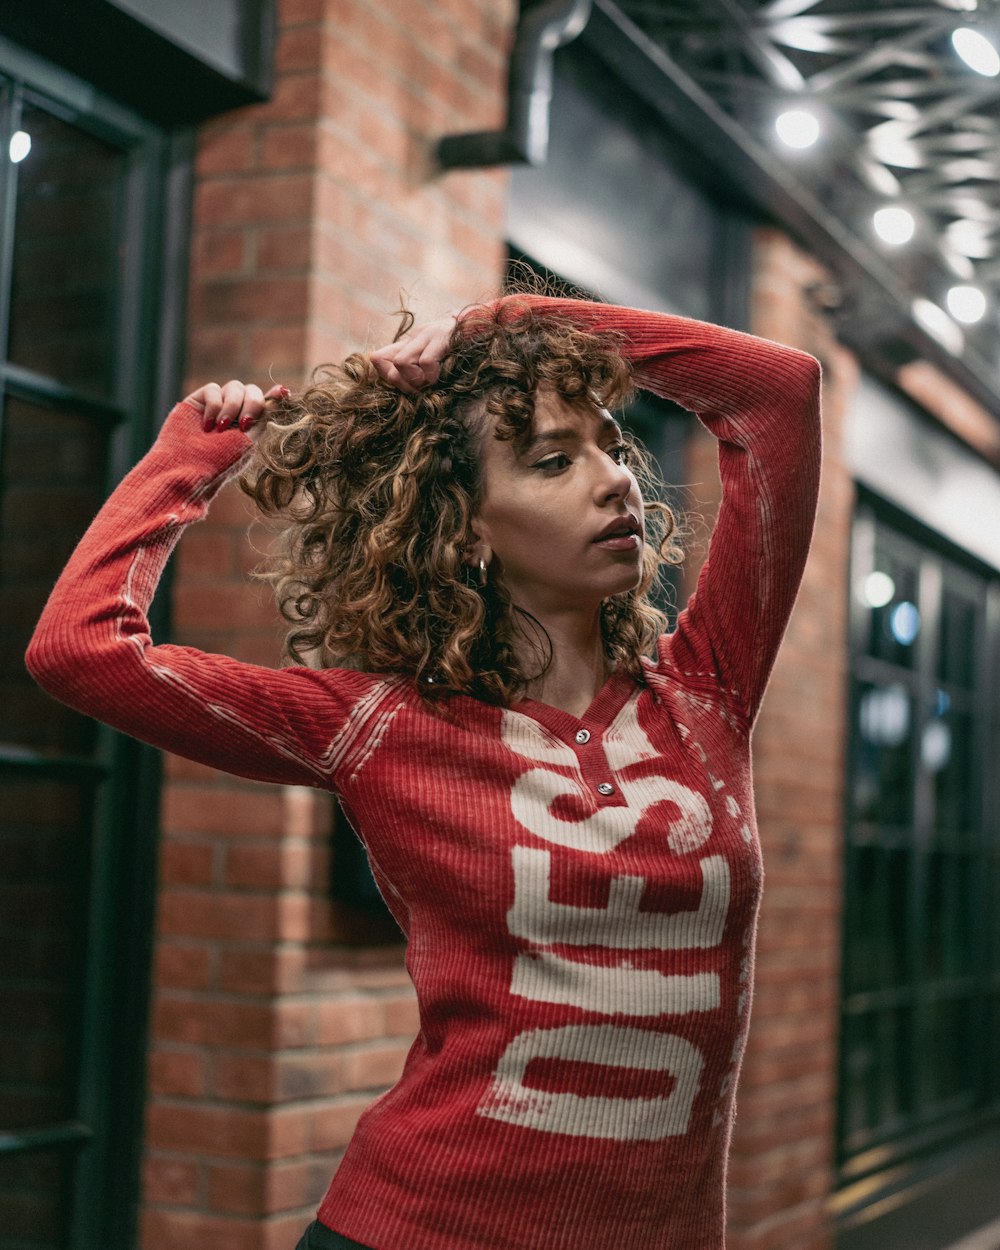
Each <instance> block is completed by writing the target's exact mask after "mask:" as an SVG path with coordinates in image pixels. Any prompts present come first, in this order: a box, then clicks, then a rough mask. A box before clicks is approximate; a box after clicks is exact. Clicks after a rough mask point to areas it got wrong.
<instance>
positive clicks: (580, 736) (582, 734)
mask: <svg viewBox="0 0 1000 1250" xmlns="http://www.w3.org/2000/svg"><path fill="white" fill-rule="evenodd" d="M576 740H577V742H579V744H580V746H583V744H584V743H585V742H589V741H590V730H589V729H578V730H577V731H576Z"/></svg>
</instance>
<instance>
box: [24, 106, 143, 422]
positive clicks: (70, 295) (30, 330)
mask: <svg viewBox="0 0 1000 1250" xmlns="http://www.w3.org/2000/svg"><path fill="white" fill-rule="evenodd" d="M19 130H20V133H21V134H24V135H27V136H28V138H29V140H30V144H31V146H30V150H29V151H28V152H27V154H26V155H25V156H24V159H23V160H21V161H19V162H18V167H17V175H18V177H17V212H16V217H15V224H14V255H13V267H12V273H11V292H12V298H11V316H10V342H9V346H8V359H9V360H10V361H11V363H12V364H15V365H21V366H22V367H24V368H26V369H31V370H32V371H33V372H35V373H40V374H43V375H44V376H46V377H51V378H58V379H59V381H60V382H61V383H63V384H64V385H66V386H71V387H73V388H74V389H76V390H79V391H82V392H84V393H85V394H92V395H97V396H100V397H101V398H105V399H110V398H111V397H112V395H113V393H114V381H115V364H116V347H117V336H116V314H117V310H118V294H119V286H120V278H121V259H122V258H121V245H122V244H121V240H122V221H121V205H122V200H123V196H124V194H125V183H124V176H123V175H124V172H125V165H126V160H127V157H126V155H125V153H124V152H122V150H121V149H120V148H117V147H112V146H111V145H109V144H107V143H103V142H101V140H99V139H96V138H94V136H93V135H91V134H88V133H86V132H85V131H83V130H81V129H80V128H79V127H78V126H72V125H69V124H68V123H66V122H64V121H61V120H60V119H59V118H58V117H55V116H53V115H52V113H50V112H46V111H45V110H44V109H42V108H39V107H34V106H31V105H27V104H26V105H25V107H24V109H23V112H22V115H21V121H20V125H19Z"/></svg>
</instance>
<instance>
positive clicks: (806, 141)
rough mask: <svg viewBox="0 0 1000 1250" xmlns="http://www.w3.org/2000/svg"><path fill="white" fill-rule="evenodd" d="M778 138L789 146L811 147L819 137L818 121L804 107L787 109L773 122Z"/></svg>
mask: <svg viewBox="0 0 1000 1250" xmlns="http://www.w3.org/2000/svg"><path fill="white" fill-rule="evenodd" d="M774 128H775V130H776V131H777V132H778V138H779V139H780V140H781V141H782V143H785V144H787V145H788V147H790V148H811V147H812V145H813V144H814V143H815V142H816V140H817V139H818V138H819V122H818V121H817V120H816V118H815V116H814V115H813V114H812V113H810V112H808V111H807V110H806V109H787V110H786V111H785V112H784V113H782V114H781V115H780V116H779V117H778V119H777V120H776V121H775V123H774Z"/></svg>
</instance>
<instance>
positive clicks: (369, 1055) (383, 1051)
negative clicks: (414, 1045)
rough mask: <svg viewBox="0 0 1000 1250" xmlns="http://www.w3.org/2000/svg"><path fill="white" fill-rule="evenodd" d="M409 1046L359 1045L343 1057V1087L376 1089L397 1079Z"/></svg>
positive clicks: (349, 1088)
mask: <svg viewBox="0 0 1000 1250" xmlns="http://www.w3.org/2000/svg"><path fill="white" fill-rule="evenodd" d="M408 1050H409V1046H401V1045H386V1044H384V1043H381V1044H379V1045H375V1046H365V1047H359V1048H358V1049H357V1050H354V1051H352V1052H350V1053H349V1054H345V1055H344V1057H343V1072H344V1088H345V1089H348V1090H353V1089H377V1088H379V1087H381V1086H383V1085H392V1084H393V1083H394V1082H395V1081H397V1080H399V1075H400V1073H401V1072H402V1070H403V1061H404V1060H405V1059H406V1054H407V1051H408Z"/></svg>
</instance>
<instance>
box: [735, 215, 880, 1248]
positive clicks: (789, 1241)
mask: <svg viewBox="0 0 1000 1250" xmlns="http://www.w3.org/2000/svg"><path fill="white" fill-rule="evenodd" d="M824 276H825V275H824V274H823V273H822V271H820V270H819V268H818V267H817V266H816V264H815V263H814V262H813V261H812V260H810V259H809V258H808V257H807V256H805V255H804V254H802V253H801V252H799V251H797V250H796V249H795V248H794V247H793V246H792V245H791V244H790V243H789V242H788V240H787V239H786V238H785V237H784V236H782V235H780V234H778V233H777V232H776V231H775V232H772V231H764V232H762V233H761V234H760V236H759V237H758V240H757V246H756V251H755V274H754V288H753V303H752V321H753V324H752V329H753V330H754V332H755V333H757V334H761V335H763V336H764V337H767V338H774V339H777V340H780V341H781V342H783V343H788V344H790V345H792V346H795V347H800V348H803V349H804V350H805V351H809V352H812V353H813V355H815V356H818V357H819V359H820V360H821V361H822V362H823V368H824V389H823V412H824V468H823V479H822V488H821V496H820V505H819V517H818V521H817V527H816V535H815V538H814V540H813V546H812V551H811V554H810V557H809V563H808V566H807V568H806V573H805V577H804V580H803V584H802V589H801V592H800V594H799V599H798V602H797V604H796V608H795V612H794V615H793V617H792V620H791V624H790V626H789V629H788V633H787V635H786V638H785V642H784V645H783V647H782V650H781V653H780V655H779V658H778V662H777V666H776V668H775V672H774V675H773V678H772V680H771V685H770V687H769V688H768V692H767V695H766V697H765V700H764V707H763V710H762V713H761V717H760V720H759V722H758V725H757V729H756V731H755V735H754V760H755V770H756V795H757V816H758V822H759V825H760V833H761V840H762V843H763V849H764V864H765V883H764V903H763V911H762V915H761V924H760V940H759V946H758V955H757V968H756V996H755V1001H754V1009H753V1018H752V1022H751V1027H750V1041H749V1046H748V1050H747V1055H746V1060H745V1063H744V1067H743V1076H742V1080H741V1083H740V1089H739V1094H738V1099H737V1121H736V1133H735V1138H734V1143H733V1155H732V1163H731V1170H730V1197H729V1219H730V1236H729V1247H730V1250H829V1247H830V1246H831V1245H832V1229H831V1226H830V1221H829V1217H828V1214H827V1208H826V1200H827V1198H828V1196H829V1194H830V1192H831V1189H832V1186H833V1134H834V1115H835V1109H836V1093H837V1090H836V1063H837V1029H838V1001H839V991H840V985H839V960H840V918H841V854H842V852H841V819H842V815H841V808H842V800H843V794H842V791H843V777H844V760H843V750H844V743H845V741H846V736H847V728H846V720H845V718H846V663H847V582H848V554H849V540H850V526H851V515H852V510H853V485H852V480H851V477H850V474H849V471H848V469H847V467H846V465H845V464H844V462H843V459H842V454H841V438H842V428H843V421H844V415H845V411H846V407H847V404H848V403H849V402H850V400H851V396H852V394H853V392H854V389H855V387H856V383H857V367H856V364H855V361H854V358H853V357H852V356H851V355H850V354H849V353H848V352H847V351H845V350H844V349H843V348H842V347H841V346H840V345H839V344H838V343H837V342H836V340H835V338H834V336H833V333H832V332H831V330H830V328H829V327H828V326H827V325H826V323H825V321H824V320H823V319H822V318H821V317H819V316H817V314H816V313H815V312H814V311H812V310H811V308H810V307H809V304H808V301H807V299H806V297H805V295H804V291H805V288H806V287H807V286H808V285H809V284H810V283H813V282H816V281H818V280H822V279H823V278H824Z"/></svg>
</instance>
